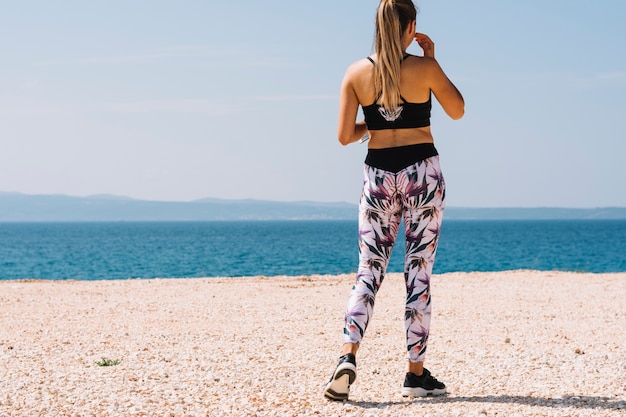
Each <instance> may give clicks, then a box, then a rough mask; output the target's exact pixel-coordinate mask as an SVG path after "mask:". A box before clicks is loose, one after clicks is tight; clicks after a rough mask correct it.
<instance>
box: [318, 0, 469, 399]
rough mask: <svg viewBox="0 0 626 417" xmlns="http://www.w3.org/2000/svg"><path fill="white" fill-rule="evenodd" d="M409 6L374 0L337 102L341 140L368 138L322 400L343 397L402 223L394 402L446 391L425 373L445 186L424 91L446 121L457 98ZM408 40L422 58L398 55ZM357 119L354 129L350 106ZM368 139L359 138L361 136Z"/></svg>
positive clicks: (398, 0)
mask: <svg viewBox="0 0 626 417" xmlns="http://www.w3.org/2000/svg"><path fill="white" fill-rule="evenodd" d="M416 13H417V12H416V9H415V6H414V5H413V3H412V1H411V0H382V1H381V2H380V4H379V6H378V11H377V16H376V53H375V54H374V55H372V56H369V57H367V58H366V59H362V60H359V61H357V62H355V63H353V64H352V65H350V67H349V68H348V69H347V71H346V74H345V77H344V80H343V83H342V86H341V94H340V109H339V127H338V136H339V142H341V144H342V145H348V144H350V143H353V142H357V141H359V138H362V137H364V136H365V135H366V134H369V146H368V148H369V149H368V153H367V157H366V158H365V167H364V186H363V193H362V195H361V201H360V203H359V267H358V272H357V277H356V283H355V285H354V287H353V288H352V291H351V293H350V297H349V299H348V305H347V308H346V315H345V326H344V330H343V342H344V344H343V350H342V355H341V357H340V359H339V364H338V365H337V368H336V370H335V372H334V373H333V375H332V377H331V379H330V381H329V382H328V384H327V385H326V388H325V390H324V395H325V396H326V397H328V398H330V399H333V400H345V399H347V398H348V394H349V391H350V385H351V384H352V383H354V381H355V379H356V358H355V355H356V352H357V350H358V348H359V344H360V342H361V340H362V338H363V334H364V333H365V329H366V328H367V324H368V322H369V320H370V318H371V316H372V312H373V307H374V300H375V297H376V293H377V291H378V289H379V288H380V285H381V284H382V281H383V279H384V276H385V271H386V268H387V265H388V262H389V256H390V255H391V250H392V248H393V245H394V242H395V239H396V235H397V233H398V228H399V226H400V221H401V220H402V218H404V227H405V232H406V255H405V266H404V278H405V282H406V290H407V298H406V309H405V325H406V326H405V327H406V340H407V351H408V358H409V364H408V372H407V374H406V376H405V380H404V385H403V388H402V395H404V396H425V395H429V394H431V395H440V394H444V393H445V392H446V386H445V385H444V384H443V383H441V382H439V381H437V379H436V378H434V377H433V376H432V375H431V374H430V372H429V371H428V370H427V369H425V368H424V355H425V352H426V347H427V345H428V334H429V329H430V315H431V298H430V276H431V272H432V268H433V262H434V260H435V251H436V249H437V243H438V240H439V230H440V226H441V220H442V215H443V209H444V199H445V183H444V179H443V176H442V174H441V169H440V167H439V156H438V153H437V150H436V149H435V146H434V144H433V137H432V135H431V132H430V110H431V93H433V94H434V95H435V98H436V99H437V101H438V102H439V103H440V104H441V106H442V107H443V109H444V110H445V112H446V113H447V114H448V115H449V116H450V117H451V118H452V119H459V118H461V117H462V116H463V113H464V105H465V104H464V101H463V97H462V96H461V94H460V93H459V91H458V90H457V89H456V87H455V86H454V84H452V82H450V80H449V79H448V77H447V76H446V75H445V74H444V72H443V71H442V69H441V67H440V66H439V64H438V63H437V61H436V60H435V46H434V44H433V42H432V41H431V39H430V38H429V37H428V36H426V35H424V34H421V33H415V18H416ZM413 40H415V41H416V42H417V43H418V45H419V46H420V47H421V49H422V50H423V55H424V56H423V57H420V56H413V55H409V54H407V53H406V49H407V48H408V47H409V46H410V45H411V43H412V42H413ZM359 106H361V107H362V108H363V113H364V116H365V120H364V121H360V122H356V118H357V112H358V108H359ZM365 137H366V136H365Z"/></svg>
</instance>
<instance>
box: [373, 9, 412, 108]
mask: <svg viewBox="0 0 626 417" xmlns="http://www.w3.org/2000/svg"><path fill="white" fill-rule="evenodd" d="M416 14H417V11H416V9H415V6H414V5H413V2H412V1H411V0H381V2H380V4H379V5H378V11H377V13H376V43H375V46H376V57H377V61H378V64H377V65H376V66H375V67H374V83H375V84H374V85H375V87H376V91H378V92H380V97H381V104H382V105H383V107H384V108H385V110H387V111H388V112H395V111H396V110H397V109H398V107H399V106H400V101H401V98H400V66H401V64H402V58H403V53H404V48H403V47H402V46H403V45H402V36H403V34H404V31H405V30H406V28H407V27H408V25H409V24H410V23H411V22H412V21H413V20H415V17H416Z"/></svg>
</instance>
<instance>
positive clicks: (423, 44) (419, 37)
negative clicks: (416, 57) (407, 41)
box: [415, 33, 435, 58]
mask: <svg viewBox="0 0 626 417" xmlns="http://www.w3.org/2000/svg"><path fill="white" fill-rule="evenodd" d="M415 41H416V42H417V44H418V45H419V46H420V48H422V51H424V56H427V57H430V58H434V57H435V43H434V42H433V41H432V39H430V38H429V37H428V35H425V34H423V33H416V34H415Z"/></svg>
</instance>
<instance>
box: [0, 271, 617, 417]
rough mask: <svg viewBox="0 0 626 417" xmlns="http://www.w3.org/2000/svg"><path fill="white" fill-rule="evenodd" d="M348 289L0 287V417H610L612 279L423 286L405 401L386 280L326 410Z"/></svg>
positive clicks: (295, 281) (459, 277)
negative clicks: (341, 389)
mask: <svg viewBox="0 0 626 417" xmlns="http://www.w3.org/2000/svg"><path fill="white" fill-rule="evenodd" d="M353 279H354V277H353V276H351V275H341V276H311V277H273V278H264V277H255V278H229V279H215V278H207V279H154V280H120V281H94V282H85V281H0V306H1V307H2V308H1V310H0V361H1V365H0V416H481V417H482V416H507V417H514V416H626V376H625V375H626V302H625V296H626V273H619V274H583V273H560V272H537V271H513V272H498V273H452V274H442V275H436V276H434V277H433V278H432V285H433V288H432V293H433V303H434V304H433V306H434V307H433V321H432V328H431V339H430V346H429V354H428V358H427V362H426V366H427V368H429V369H430V370H431V372H432V373H433V375H435V376H436V377H437V378H438V379H439V380H441V381H443V382H445V383H446V384H447V385H448V390H449V394H448V395H446V396H443V397H428V398H415V399H407V398H403V397H402V396H401V395H400V390H401V385H402V381H403V378H404V373H405V368H406V362H405V361H406V356H405V347H404V337H403V333H404V330H403V320H402V315H403V310H404V295H403V291H404V289H403V280H402V276H401V275H400V274H389V275H388V277H387V278H386V281H385V282H384V284H383V286H382V288H381V290H380V292H379V294H378V298H377V301H376V306H375V312H374V318H373V320H372V322H371V325H370V327H369V329H368V331H367V334H366V335H365V339H364V341H363V344H362V347H361V350H360V351H359V354H358V356H357V361H358V378H357V381H356V383H355V384H354V385H353V387H352V390H351V395H350V400H349V401H346V402H332V401H328V400H326V399H325V398H323V396H322V389H323V387H324V385H325V383H326V381H327V380H328V378H329V377H330V375H331V373H332V371H333V370H334V367H335V365H336V361H337V358H338V356H339V349H340V335H341V330H342V319H343V313H344V307H345V302H346V299H347V295H348V292H349V290H350V287H351V285H352V281H353ZM102 358H106V359H109V360H110V361H116V360H118V361H119V364H117V365H113V364H111V366H100V365H98V364H97V362H100V363H101V364H102V361H103V359H102Z"/></svg>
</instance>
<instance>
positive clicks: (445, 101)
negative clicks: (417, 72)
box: [415, 33, 465, 120]
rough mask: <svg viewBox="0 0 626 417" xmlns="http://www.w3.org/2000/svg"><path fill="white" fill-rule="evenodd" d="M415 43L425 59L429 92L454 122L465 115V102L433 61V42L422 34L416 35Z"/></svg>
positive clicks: (435, 61) (434, 60)
mask: <svg viewBox="0 0 626 417" xmlns="http://www.w3.org/2000/svg"><path fill="white" fill-rule="evenodd" d="M415 41H416V42H417V43H418V44H419V46H420V48H422V50H423V51H424V57H425V58H427V62H428V74H429V76H430V80H431V90H432V91H433V93H434V94H435V97H436V98H437V101H438V102H439V104H441V107H443V110H444V111H445V112H446V114H447V115H448V116H450V117H451V118H452V119H454V120H458V119H460V118H461V117H463V114H464V113H465V100H463V96H462V95H461V93H460V92H459V90H458V89H457V88H456V86H455V85H454V84H453V83H452V81H450V79H449V78H448V77H447V76H446V74H445V73H444V72H443V70H442V69H441V67H440V66H439V63H438V62H437V60H436V59H435V44H434V42H433V41H432V40H431V39H430V38H429V37H428V36H427V35H424V34H423V33H416V34H415Z"/></svg>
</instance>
